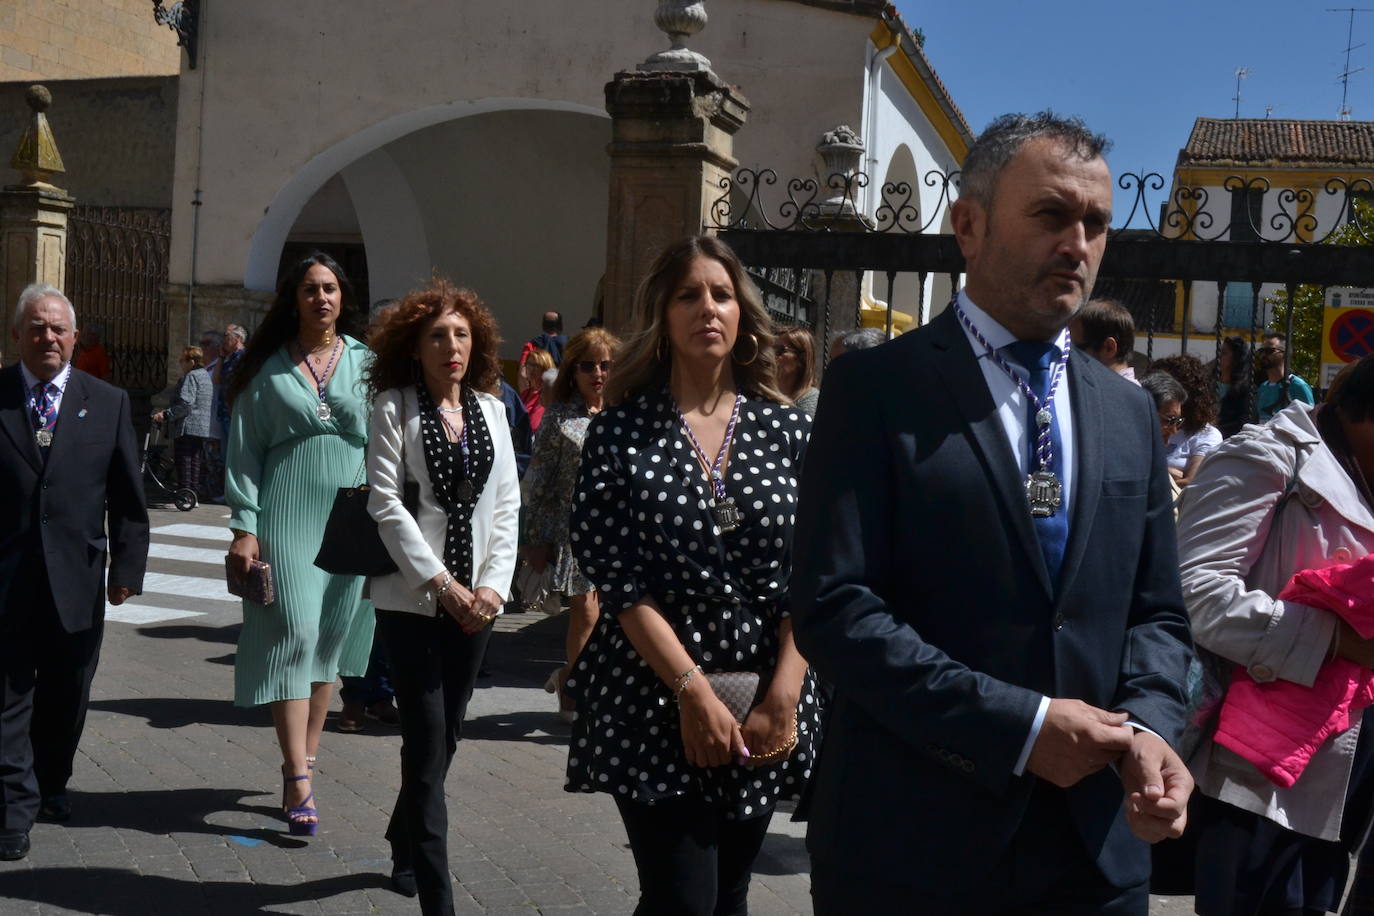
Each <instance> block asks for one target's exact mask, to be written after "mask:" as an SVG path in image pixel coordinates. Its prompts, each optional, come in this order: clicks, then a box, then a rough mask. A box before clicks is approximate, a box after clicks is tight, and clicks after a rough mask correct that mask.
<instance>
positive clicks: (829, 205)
mask: <svg viewBox="0 0 1374 916" xmlns="http://www.w3.org/2000/svg"><path fill="white" fill-rule="evenodd" d="M816 152H818V153H820V154H821V157H822V158H823V159H825V174H826V186H827V187H829V188H830V190H832V191H834V192H836V193H835V196H834V197H831V198H830V199H829V200H826V201H823V202H822V203H821V205H820V206H821V212H822V213H823V214H825V215H828V216H837V215H838V216H850V215H853V214H854V213H855V212H857V211H856V209H855V200H854V197H855V193H856V191H857V190H858V184H857V181H858V179H857V177H856V176H857V175H858V172H859V163H860V160H861V159H862V158H863V153H864V141H863V138H862V137H860V136H859V133H858V131H856V130H855V129H854V128H852V127H850V126H849V125H848V124H841V125H840V126H839V127H836V128H835V129H833V130H828V131H826V132H825V133H824V134H822V135H821V142H820V143H818V144H816Z"/></svg>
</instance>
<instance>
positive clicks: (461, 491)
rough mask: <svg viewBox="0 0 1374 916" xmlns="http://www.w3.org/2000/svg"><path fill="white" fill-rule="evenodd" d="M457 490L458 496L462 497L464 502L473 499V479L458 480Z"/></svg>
mask: <svg viewBox="0 0 1374 916" xmlns="http://www.w3.org/2000/svg"><path fill="white" fill-rule="evenodd" d="M456 492H457V493H458V498H459V499H461V500H462V501H463V502H468V501H470V500H471V499H472V494H473V493H474V492H475V490H474V489H473V486H472V481H471V480H460V481H458V487H457V490H456Z"/></svg>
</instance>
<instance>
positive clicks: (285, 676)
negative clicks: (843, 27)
mask: <svg viewBox="0 0 1374 916" xmlns="http://www.w3.org/2000/svg"><path fill="white" fill-rule="evenodd" d="M342 339H343V342H344V346H343V351H342V353H341V354H340V356H339V363H338V366H337V367H336V368H335V370H334V375H333V377H332V378H331V379H330V381H329V384H328V387H327V389H326V391H327V396H328V400H329V407H330V411H331V416H330V418H329V419H327V420H322V419H320V418H319V416H318V415H317V413H316V411H317V409H318V407H319V403H320V401H319V398H318V396H317V395H316V393H315V386H314V383H313V382H312V381H311V380H310V379H307V378H306V377H305V376H304V375H302V374H301V372H300V370H299V369H297V368H296V367H295V365H293V363H292V361H291V358H290V357H289V356H288V355H287V352H286V349H285V348H282V349H281V350H278V351H277V352H276V353H274V354H273V355H272V356H271V358H269V359H268V360H267V362H266V363H264V364H263V367H262V369H260V370H259V371H258V374H257V376H256V377H255V378H254V379H253V381H252V383H251V384H250V385H249V386H248V388H247V389H246V390H245V391H244V392H243V393H242V394H240V395H239V397H238V399H237V400H236V401H235V402H234V408H233V417H232V420H231V421H230V424H229V443H228V451H227V454H226V466H225V488H224V489H225V498H226V499H227V501H228V503H229V506H230V508H231V509H232V511H233V515H232V517H231V518H230V520H229V526H230V527H231V528H236V529H238V530H240V531H247V532H249V533H250V534H256V535H257V537H258V545H259V549H260V551H261V558H262V560H263V562H265V563H270V564H271V565H272V572H273V575H274V577H275V580H276V588H277V600H276V601H275V602H274V603H273V604H271V605H268V606H265V607H264V606H263V605H260V604H255V603H253V602H251V601H244V602H243V630H242V631H241V632H240V634H239V645H238V654H237V656H236V657H235V661H234V703H235V704H236V705H238V706H257V705H259V704H262V703H273V702H276V701H278V700H303V699H306V698H308V697H309V696H310V687H311V684H314V683H332V682H333V681H334V679H335V678H336V677H337V676H339V675H341V674H342V675H362V674H364V673H365V672H366V671H367V660H368V655H369V654H370V653H371V651H372V627H373V613H372V604H371V602H369V601H367V600H365V599H364V598H363V597H362V589H363V579H362V577H360V576H333V575H330V574H329V573H326V572H325V571H324V570H322V569H319V568H318V567H316V566H315V563H314V561H315V555H316V554H317V553H318V552H319V549H320V541H321V539H322V537H323V534H324V525H325V521H326V519H328V518H329V510H330V507H331V506H333V504H334V495H335V493H336V492H337V490H338V488H339V487H347V486H353V485H354V484H355V483H356V482H357V480H358V471H359V468H360V467H361V466H362V462H363V452H364V449H365V448H366V446H367V428H368V410H369V403H368V401H367V397H366V394H365V392H364V390H363V385H362V374H363V370H364V369H365V368H366V366H367V363H368V361H369V359H370V358H371V353H370V351H369V350H368V349H367V347H366V346H364V345H363V344H361V343H359V342H358V341H356V340H353V339H352V338H349V337H343V338H342Z"/></svg>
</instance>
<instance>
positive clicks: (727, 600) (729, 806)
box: [566, 390, 820, 819]
mask: <svg viewBox="0 0 1374 916" xmlns="http://www.w3.org/2000/svg"><path fill="white" fill-rule="evenodd" d="M810 427H811V423H810V420H809V419H808V418H807V417H806V416H805V415H804V414H802V413H801V412H800V411H798V410H796V409H795V408H791V407H783V406H780V405H778V404H774V403H772V402H769V401H763V400H757V399H753V398H746V399H745V401H744V404H743V405H742V406H741V408H740V418H739V424H738V426H737V428H736V431H735V443H734V447H733V449H732V452H731V457H730V461H729V466H728V469H727V472H726V473H727V479H726V482H725V486H726V490H727V491H728V493H729V495H730V496H732V497H734V500H735V502H736V504H737V505H738V506H739V507H740V510H741V512H742V513H743V516H744V520H743V524H742V525H741V527H740V528H738V529H736V530H735V531H732V532H729V533H727V534H722V533H721V532H720V531H719V530H718V529H717V528H716V527H715V525H714V524H713V522H712V517H711V513H710V505H711V494H710V489H709V486H708V484H707V481H706V477H705V475H704V474H703V472H702V470H701V466H700V464H698V462H697V460H696V457H695V456H694V455H693V452H692V448H691V445H690V444H689V443H688V442H687V439H686V436H685V434H684V433H683V431H682V426H681V424H680V422H679V420H678V416H677V412H676V410H675V408H674V406H673V402H672V399H671V397H670V396H669V395H668V392H667V391H666V390H664V391H661V392H658V393H656V394H652V395H641V396H640V397H639V398H638V399H637V400H635V401H633V402H631V403H627V404H624V405H621V406H619V407H616V408H612V409H610V410H606V411H603V412H602V413H601V414H600V415H599V416H598V417H597V418H596V420H594V421H593V423H592V426H591V429H590V431H589V432H588V434H587V440H586V444H585V446H584V448H583V453H582V469H581V474H580V477H579V479H578V485H577V494H576V497H575V498H574V502H573V516H572V547H573V550H574V552H575V553H576V554H577V557H578V560H579V561H580V562H581V564H582V571H583V573H584V574H585V575H586V576H587V578H588V579H589V580H591V582H592V584H593V585H595V586H596V587H597V590H598V591H599V592H600V593H601V620H600V622H599V623H598V625H597V628H596V630H595V632H594V633H593V635H592V637H591V639H590V641H589V642H588V643H587V647H586V649H584V650H583V652H582V654H581V655H580V656H579V657H578V660H577V662H576V664H575V665H574V666H573V670H572V673H571V675H570V677H569V679H568V683H567V688H566V689H567V693H568V695H569V696H571V697H572V698H573V699H574V700H575V701H576V703H577V709H578V717H577V722H576V723H575V724H574V726H573V735H572V742H571V746H570V748H569V753H568V781H567V785H566V788H567V790H568V791H570V792H610V793H613V794H615V795H619V796H624V797H629V798H633V799H634V800H636V801H640V802H646V803H652V802H654V801H657V800H659V799H664V798H671V797H675V796H683V795H688V796H695V797H699V798H703V799H705V800H707V801H710V802H711V803H713V804H716V805H719V806H721V807H722V808H723V809H725V812H726V814H727V816H730V817H737V818H741V819H743V818H749V817H755V816H758V815H761V814H765V813H767V812H768V811H769V810H771V808H772V806H773V804H774V803H775V802H776V801H777V800H778V799H779V798H791V797H796V796H797V795H798V794H800V792H801V789H802V787H803V786H804V784H805V782H806V780H807V779H808V778H809V777H810V775H811V767H812V764H813V761H814V759H815V751H816V748H817V746H818V742H819V737H820V734H819V721H820V715H819V708H818V706H817V695H818V694H817V689H816V682H815V680H814V678H813V677H812V675H811V673H810V672H809V671H808V672H807V675H806V680H805V682H804V683H803V684H802V692H801V701H800V703H799V704H798V708H797V727H798V745H797V749H796V752H795V753H793V755H792V756H791V757H790V758H789V759H787V760H785V761H783V762H781V763H778V764H775V765H773V766H769V767H760V768H757V769H752V770H751V769H746V768H743V767H736V766H733V765H730V766H723V767H709V768H707V767H695V766H692V765H691V764H689V763H688V762H687V759H686V755H685V754H684V752H683V748H682V738H681V732H680V731H679V726H678V716H677V705H676V704H675V702H674V700H673V695H672V691H671V690H670V689H669V688H668V687H667V686H665V685H664V684H663V682H662V681H660V680H659V679H658V677H657V676H656V675H655V674H654V672H653V670H652V669H650V668H649V666H648V665H647V664H646V663H645V662H644V660H643V659H642V658H640V657H639V655H638V653H636V652H635V650H634V647H633V646H632V645H631V644H630V641H629V639H628V638H627V637H626V636H625V633H624V631H623V630H622V629H621V628H620V625H619V624H618V623H617V622H616V616H617V615H618V614H619V613H620V612H621V611H624V610H626V609H628V608H630V607H633V606H634V605H635V604H637V603H639V601H640V599H641V598H642V597H643V596H645V595H652V596H653V597H654V599H655V600H656V601H657V602H658V604H659V607H660V608H661V609H662V611H663V616H664V617H665V618H666V619H667V620H668V622H669V624H671V625H672V627H673V630H674V632H676V634H677V636H678V638H679V639H680V640H681V641H682V644H683V645H684V646H685V647H686V648H687V651H688V653H689V654H690V655H691V656H692V658H693V659H694V660H695V661H697V662H698V663H700V664H701V666H702V668H703V670H705V671H706V672H707V673H710V672H713V671H757V672H759V673H760V674H761V675H763V678H764V681H765V683H766V681H767V679H768V677H769V676H770V675H771V673H772V671H773V668H774V667H775V665H776V664H777V654H778V625H779V623H780V622H781V621H782V619H783V618H784V617H785V616H786V613H787V612H786V609H785V608H786V597H787V584H788V575H789V573H790V571H791V557H792V526H793V521H794V517H795V514H796V508H797V478H798V476H799V474H800V471H801V460H802V454H803V452H804V451H805V448H806V439H807V436H808V435H809V433H810Z"/></svg>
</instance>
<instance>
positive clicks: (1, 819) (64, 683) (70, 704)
mask: <svg viewBox="0 0 1374 916" xmlns="http://www.w3.org/2000/svg"><path fill="white" fill-rule="evenodd" d="M25 565H26V568H28V569H29V570H30V577H31V578H30V577H26V578H30V582H29V583H25V584H24V585H26V586H27V587H22V588H21V587H15V588H12V589H11V590H10V593H9V601H8V604H7V605H6V606H5V607H0V830H6V831H9V830H23V831H27V830H28V829H29V828H30V827H32V826H33V822H34V820H35V818H36V817H37V816H38V804H39V800H40V799H41V798H42V797H44V796H48V795H56V794H58V793H61V792H65V791H66V790H67V781H68V780H69V779H71V776H72V760H73V759H74V758H75V757H76V748H77V745H78V744H79V743H80V741H81V731H82V729H83V728H85V726H86V704H87V702H88V701H89V699H90V695H91V680H92V678H93V677H94V676H95V669H96V663H97V661H98V659H99V656H100V641H101V637H102V636H103V635H104V630H105V625H104V618H103V617H99V616H98V617H97V619H96V622H95V625H94V626H92V627H91V628H90V629H87V630H80V631H78V632H76V633H68V632H67V631H66V630H64V629H63V627H62V621H61V620H60V619H59V618H58V616H57V608H56V607H54V606H53V602H52V595H51V592H50V591H49V590H48V587H47V583H46V575H47V572H46V569H45V568H44V564H43V561H42V557H41V555H39V556H38V557H36V558H35V559H34V560H33V561H32V562H30V563H26V564H25ZM40 581H41V587H40V585H39V582H40ZM19 585H20V583H16V586H19ZM21 595H25V596H28V598H27V601H24V602H22V603H21V600H20V598H19V596H21Z"/></svg>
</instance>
